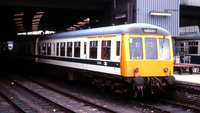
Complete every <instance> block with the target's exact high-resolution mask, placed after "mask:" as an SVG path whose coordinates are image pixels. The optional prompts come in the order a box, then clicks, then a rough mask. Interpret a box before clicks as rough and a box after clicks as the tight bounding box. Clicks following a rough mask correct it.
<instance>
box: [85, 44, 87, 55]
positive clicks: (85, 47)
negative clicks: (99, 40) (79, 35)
mask: <svg viewBox="0 0 200 113" xmlns="http://www.w3.org/2000/svg"><path fill="white" fill-rule="evenodd" d="M86 46H87V43H86V42H84V54H86V49H87V48H86Z"/></svg>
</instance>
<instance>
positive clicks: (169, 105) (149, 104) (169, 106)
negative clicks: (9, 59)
mask: <svg viewBox="0 0 200 113" xmlns="http://www.w3.org/2000/svg"><path fill="white" fill-rule="evenodd" d="M21 81H26V82H28V83H23V82H21ZM14 82H19V83H20V84H21V85H23V86H25V87H29V89H31V88H34V89H38V93H39V92H41V90H42V89H43V90H44V89H46V90H47V91H46V95H48V92H49V91H50V92H51V93H50V94H52V95H54V96H55V95H56V94H59V95H61V96H63V98H70V99H72V100H73V101H78V102H79V103H81V104H83V108H82V107H80V106H79V107H78V109H79V111H76V110H77V109H76V110H75V111H74V112H115V111H114V110H109V109H108V108H105V107H102V105H101V106H100V105H96V104H95V105H94V104H93V103H91V102H89V101H86V100H83V99H81V98H79V97H78V98H77V97H76V96H74V95H71V94H66V92H62V91H59V90H57V89H56V88H52V87H49V86H48V85H46V84H44V83H41V82H38V81H37V80H33V79H30V78H26V79H25V78H22V77H20V78H17V79H16V80H15V81H14ZM28 85H29V86H28ZM30 86H31V87H30ZM41 87H42V89H40V88H41ZM52 92H54V93H56V94H54V93H52ZM40 95H44V94H40ZM55 97H56V96H55ZM49 99H53V98H49ZM154 100H156V101H154ZM58 101H59V99H58ZM65 101H66V100H65ZM57 103H59V102H57ZM65 103H66V102H65ZM131 103H132V105H133V106H134V107H138V108H139V109H143V110H140V111H141V112H144V111H148V112H149V111H150V112H156V113H159V112H165V113H171V112H173V113H176V112H178V113H179V112H182V113H184V112H185V113H188V112H190V113H193V112H195V113H196V112H200V109H199V108H198V107H195V106H190V105H187V104H181V103H177V102H174V101H166V100H158V99H153V100H152V101H146V100H145V101H132V102H131ZM59 104H63V103H59ZM71 104H72V105H77V104H76V103H75V104H74V103H73V102H72V103H71ZM63 106H67V105H63ZM141 106H142V107H141ZM73 107H74V108H77V107H76V106H73ZM87 108H89V109H87Z"/></svg>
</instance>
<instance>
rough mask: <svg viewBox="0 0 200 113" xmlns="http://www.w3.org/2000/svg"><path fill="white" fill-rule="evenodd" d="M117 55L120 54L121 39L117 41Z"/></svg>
mask: <svg viewBox="0 0 200 113" xmlns="http://www.w3.org/2000/svg"><path fill="white" fill-rule="evenodd" d="M116 56H120V41H117V42H116Z"/></svg>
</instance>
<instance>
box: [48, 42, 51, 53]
mask: <svg viewBox="0 0 200 113" xmlns="http://www.w3.org/2000/svg"><path fill="white" fill-rule="evenodd" d="M47 55H51V43H47Z"/></svg>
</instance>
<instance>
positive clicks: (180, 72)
mask: <svg viewBox="0 0 200 113" xmlns="http://www.w3.org/2000/svg"><path fill="white" fill-rule="evenodd" d="M182 73H183V70H182V68H181V67H180V68H179V69H178V74H179V75H181V74H182Z"/></svg>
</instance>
